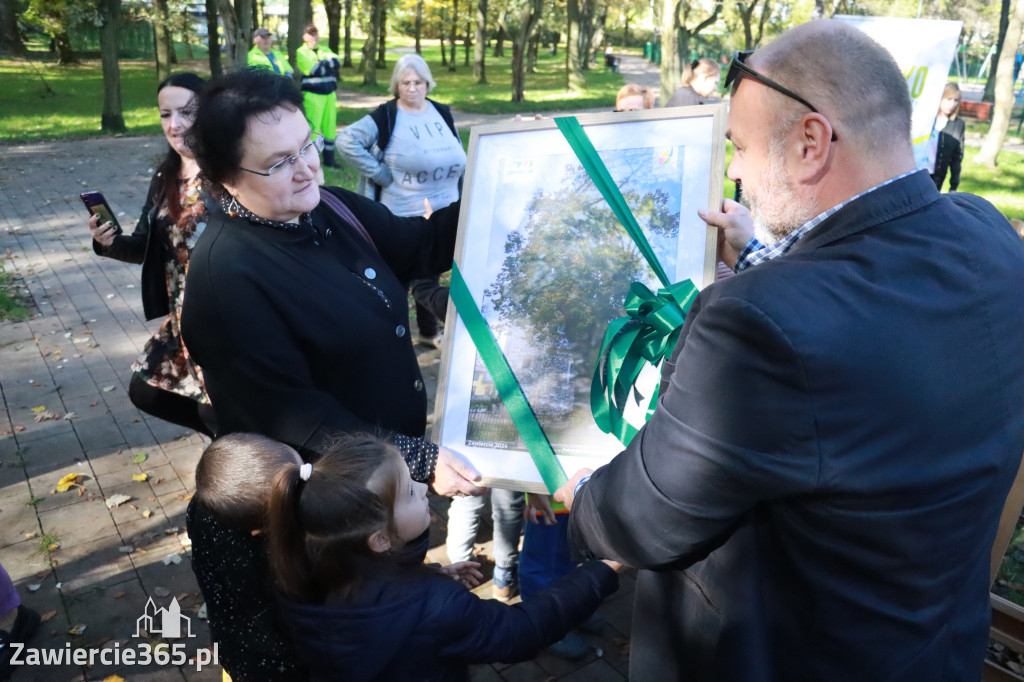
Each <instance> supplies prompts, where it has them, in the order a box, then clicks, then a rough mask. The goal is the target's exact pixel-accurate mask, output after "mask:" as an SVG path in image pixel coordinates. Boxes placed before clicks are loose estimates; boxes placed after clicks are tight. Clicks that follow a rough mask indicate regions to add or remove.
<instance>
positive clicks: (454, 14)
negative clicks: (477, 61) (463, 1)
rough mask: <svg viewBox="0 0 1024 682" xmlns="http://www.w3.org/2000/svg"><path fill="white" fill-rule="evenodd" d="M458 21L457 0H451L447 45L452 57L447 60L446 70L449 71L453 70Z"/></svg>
mask: <svg viewBox="0 0 1024 682" xmlns="http://www.w3.org/2000/svg"><path fill="white" fill-rule="evenodd" d="M460 23H461V21H460V16H459V0H452V23H451V28H450V29H449V31H448V41H449V42H448V45H449V46H450V48H451V53H452V58H451V60H450V61H449V62H448V70H449V71H451V72H454V71H455V39H456V38H457V37H458V33H459V24H460Z"/></svg>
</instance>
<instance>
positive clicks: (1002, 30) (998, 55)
mask: <svg viewBox="0 0 1024 682" xmlns="http://www.w3.org/2000/svg"><path fill="white" fill-rule="evenodd" d="M1012 7H1013V1H1012V0H1002V3H1001V5H1000V7H999V37H998V38H997V39H996V52H995V54H994V55H993V57H992V68H991V69H989V72H988V80H987V81H985V93H984V94H983V95H982V96H981V100H982V101H983V102H992V101H994V100H995V88H996V83H997V81H998V77H999V65H1000V62H1001V61H1002V55H1003V46H1004V45H1006V44H1007V42H1006V36H1007V32H1008V30H1009V27H1010V14H1011V8H1012ZM1009 44H1010V45H1011V46H1016V45H1017V41H1014V40H1011V41H1010V42H1009ZM1014 54H1016V50H1014V49H1011V50H1010V56H1011V59H1010V66H1011V68H1012V66H1013V59H1012V57H1013V55H1014ZM1011 85H1012V83H1011Z"/></svg>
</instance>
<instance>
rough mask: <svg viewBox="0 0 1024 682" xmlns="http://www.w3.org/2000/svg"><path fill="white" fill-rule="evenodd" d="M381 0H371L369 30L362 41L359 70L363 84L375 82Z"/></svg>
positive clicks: (373, 83)
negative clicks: (364, 40)
mask: <svg viewBox="0 0 1024 682" xmlns="http://www.w3.org/2000/svg"><path fill="white" fill-rule="evenodd" d="M380 4H381V0H373V2H372V3H371V4H370V30H369V31H368V32H367V34H366V42H364V43H363V56H362V59H361V60H360V62H359V71H360V72H361V73H362V74H363V85H376V84H377V36H378V34H379V33H380Z"/></svg>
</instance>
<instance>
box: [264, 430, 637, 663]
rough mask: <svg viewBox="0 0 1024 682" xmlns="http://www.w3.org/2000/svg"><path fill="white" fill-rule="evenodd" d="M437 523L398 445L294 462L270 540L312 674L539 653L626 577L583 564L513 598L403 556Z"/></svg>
mask: <svg viewBox="0 0 1024 682" xmlns="http://www.w3.org/2000/svg"><path fill="white" fill-rule="evenodd" d="M429 524H430V510H429V508H428V506H427V499H426V486H425V485H424V484H422V483H416V482H414V481H413V480H412V479H411V478H410V476H409V470H408V467H406V465H405V462H404V461H403V460H402V458H401V456H400V455H399V454H398V452H397V450H395V449H394V448H393V447H392V446H390V445H388V444H386V443H384V442H383V441H380V440H379V439H376V438H373V437H370V436H353V437H350V438H348V439H346V440H345V441H343V442H339V443H338V444H337V445H336V446H335V447H334V448H332V450H331V452H329V453H328V454H326V455H324V456H323V457H322V458H321V459H319V460H317V462H316V463H314V464H301V465H300V464H299V463H298V462H290V463H288V464H286V465H285V467H284V469H283V470H282V471H281V472H280V473H279V474H278V475H277V477H276V479H275V481H274V485H273V488H272V490H271V502H270V507H269V514H268V526H267V546H268V549H269V552H270V560H271V566H272V567H273V570H274V573H275V575H276V576H277V579H278V585H279V587H280V589H281V592H282V594H283V597H284V601H283V609H284V613H285V619H286V621H287V623H288V626H289V628H290V630H291V633H292V636H293V640H294V642H295V645H296V648H297V649H298V650H299V655H300V657H301V658H302V659H303V660H304V661H305V663H306V665H307V666H308V667H309V670H310V672H311V676H312V678H313V679H315V680H409V679H416V680H465V679H468V678H469V669H468V664H470V663H489V662H496V661H502V662H515V661H521V660H526V659H529V658H532V657H533V656H535V655H536V654H537V653H539V652H540V650H541V649H543V648H544V647H545V646H547V645H549V644H551V643H553V642H556V641H558V640H559V639H561V638H562V637H563V636H564V635H565V634H566V633H567V632H568V631H569V630H570V628H572V627H574V626H576V625H578V624H579V623H581V622H583V621H584V620H586V618H587V617H588V616H590V615H591V614H592V613H593V612H594V610H595V609H596V608H597V607H598V605H600V603H601V601H602V600H603V599H604V598H605V597H607V596H609V595H610V594H612V593H613V592H614V591H615V590H616V588H617V586H618V578H617V576H616V570H618V569H620V568H621V567H620V566H619V565H618V564H615V563H614V562H601V561H595V562H590V563H587V564H584V565H583V566H581V567H579V568H577V569H576V570H574V571H573V572H572V573H571V574H570V575H568V576H566V577H565V578H564V579H562V580H560V581H557V582H555V583H553V584H551V585H550V586H548V587H547V588H546V589H545V590H543V591H542V592H540V593H538V594H536V595H534V597H533V598H532V599H531V600H530V602H529V603H522V604H516V605H514V606H509V605H506V604H502V603H500V602H496V601H491V600H483V599H480V598H478V597H476V596H475V595H473V594H472V593H471V592H469V591H468V590H467V589H466V588H465V587H464V586H463V585H460V584H458V583H457V582H455V581H453V580H451V579H449V578H448V577H447V576H444V575H441V574H439V573H438V572H437V571H435V570H431V569H430V568H429V567H427V566H424V565H422V564H419V565H410V564H409V563H403V562H400V561H398V560H397V559H396V553H397V552H400V550H401V549H402V547H404V546H405V545H406V544H407V543H408V542H410V541H411V540H415V539H416V538H418V537H420V536H421V535H422V534H423V532H424V531H425V530H426V529H427V527H428V526H429Z"/></svg>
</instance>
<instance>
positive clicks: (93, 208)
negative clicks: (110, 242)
mask: <svg viewBox="0 0 1024 682" xmlns="http://www.w3.org/2000/svg"><path fill="white" fill-rule="evenodd" d="M79 196H80V197H81V198H82V203H83V204H85V208H86V209H88V211H89V213H90V215H98V216H99V217H100V225H102V224H104V223H106V222H108V221H109V222H111V223H113V224H114V233H115V234H121V233H122V232H123V230H122V229H121V225H120V223H118V222H117V218H115V217H114V212H113V211H111V210H110V205H109V204H108V203H107V200H106V199H104V198H103V194H101V193H100V192H82V193H81V194H80V195H79Z"/></svg>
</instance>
